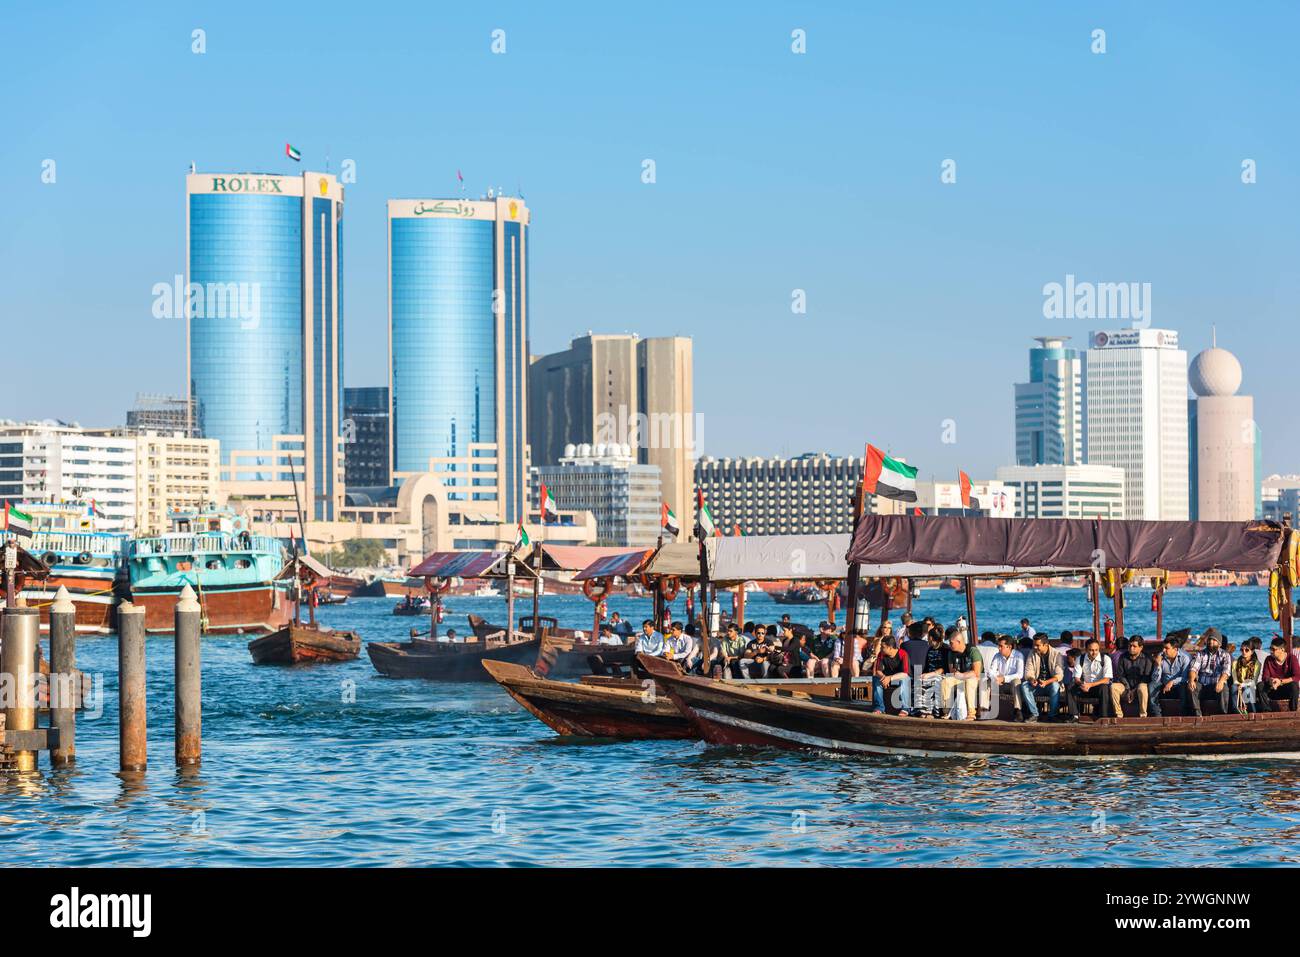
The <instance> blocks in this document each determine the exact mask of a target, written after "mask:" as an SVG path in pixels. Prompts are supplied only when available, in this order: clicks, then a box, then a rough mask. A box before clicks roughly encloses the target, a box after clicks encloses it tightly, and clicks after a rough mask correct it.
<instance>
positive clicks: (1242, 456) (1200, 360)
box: [1188, 344, 1258, 522]
mask: <svg viewBox="0 0 1300 957" xmlns="http://www.w3.org/2000/svg"><path fill="white" fill-rule="evenodd" d="M1188 380H1189V381H1190V383H1191V386H1192V391H1193V392H1195V393H1196V396H1197V397H1196V398H1195V399H1193V400H1191V402H1190V403H1189V414H1191V415H1194V416H1195V421H1196V427H1195V430H1194V431H1193V432H1192V434H1191V436H1190V437H1189V454H1190V458H1191V481H1190V483H1189V492H1190V493H1192V494H1194V495H1195V498H1194V499H1193V502H1192V504H1193V508H1192V512H1193V517H1194V518H1196V519H1198V520H1199V521H1203V522H1243V521H1249V520H1250V519H1252V518H1254V517H1255V510H1256V497H1257V494H1258V485H1257V484H1256V481H1255V458H1256V454H1255V453H1256V443H1257V441H1258V436H1257V435H1256V431H1255V400H1254V399H1252V398H1251V397H1250V396H1248V395H1237V394H1236V393H1237V389H1238V388H1240V386H1241V363H1240V362H1238V361H1237V357H1236V356H1234V355H1233V354H1232V353H1231V352H1229V351H1228V350H1227V349H1220V348H1218V346H1217V344H1216V345H1213V346H1211V347H1210V348H1209V349H1206V350H1205V351H1204V352H1202V353H1200V354H1198V355H1197V356H1196V358H1195V359H1193V360H1192V364H1191V367H1190V368H1189V369H1188Z"/></svg>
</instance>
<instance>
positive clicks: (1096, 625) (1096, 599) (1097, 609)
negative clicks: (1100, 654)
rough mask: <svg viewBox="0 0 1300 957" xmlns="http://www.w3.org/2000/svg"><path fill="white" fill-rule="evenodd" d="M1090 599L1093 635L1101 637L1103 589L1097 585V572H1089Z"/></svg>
mask: <svg viewBox="0 0 1300 957" xmlns="http://www.w3.org/2000/svg"><path fill="white" fill-rule="evenodd" d="M1088 600H1089V601H1090V602H1092V637H1094V638H1096V639H1098V640H1100V639H1101V589H1100V588H1099V587H1098V585H1097V573H1096V572H1089V573H1088Z"/></svg>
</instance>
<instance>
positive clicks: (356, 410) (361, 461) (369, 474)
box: [343, 386, 392, 489]
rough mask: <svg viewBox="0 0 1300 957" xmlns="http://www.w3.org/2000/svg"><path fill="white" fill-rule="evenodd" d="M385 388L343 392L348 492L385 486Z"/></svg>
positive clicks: (387, 479) (388, 455)
mask: <svg viewBox="0 0 1300 957" xmlns="http://www.w3.org/2000/svg"><path fill="white" fill-rule="evenodd" d="M388 413H389V399H388V388H387V386H364V387H361V388H355V389H344V390H343V474H344V477H345V480H346V484H347V487H348V488H350V489H351V488H362V487H378V486H385V485H388V484H389V482H390V475H391V467H390V464H391V461H392V459H391V453H390V452H389V448H388Z"/></svg>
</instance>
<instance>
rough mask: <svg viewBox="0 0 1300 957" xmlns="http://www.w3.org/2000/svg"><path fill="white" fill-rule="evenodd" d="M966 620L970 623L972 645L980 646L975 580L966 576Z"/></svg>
mask: <svg viewBox="0 0 1300 957" xmlns="http://www.w3.org/2000/svg"><path fill="white" fill-rule="evenodd" d="M966 620H967V621H968V622H970V639H969V641H970V644H972V645H977V644H979V639H978V637H977V636H978V635H979V632H978V631H977V630H976V628H975V579H974V578H972V577H971V576H970V575H967V576H966Z"/></svg>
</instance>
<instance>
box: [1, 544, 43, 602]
mask: <svg viewBox="0 0 1300 957" xmlns="http://www.w3.org/2000/svg"><path fill="white" fill-rule="evenodd" d="M10 540H12V541H15V542H16V541H17V540H18V537H17V536H16V535H3V536H0V544H7V543H8V542H9V541H10ZM0 554H2V553H0ZM18 570H19V571H20V572H22V573H23V574H24V575H26V576H27V577H28V578H45V577H46V576H47V575H48V574H49V573H50V570H49V569H48V568H46V567H45V563H44V562H42V561H41V560H40V559H39V558H37V557H36V556H35V555H33V554H32V553H31V552H29V551H28V550H27V549H25V548H23V547H22V545H19V546H18ZM0 597H3V596H0Z"/></svg>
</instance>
